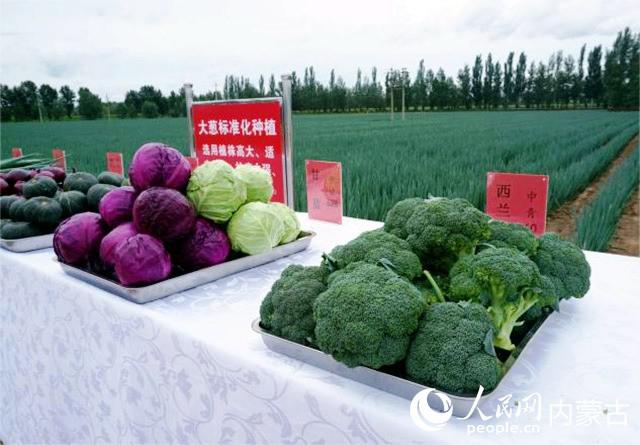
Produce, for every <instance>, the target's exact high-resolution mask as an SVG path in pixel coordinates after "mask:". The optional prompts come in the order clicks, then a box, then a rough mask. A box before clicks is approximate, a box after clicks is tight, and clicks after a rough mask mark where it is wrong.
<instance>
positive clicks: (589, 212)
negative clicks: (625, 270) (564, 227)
mask: <svg viewBox="0 0 640 445" xmlns="http://www.w3.org/2000/svg"><path fill="white" fill-rule="evenodd" d="M639 160H640V148H638V149H637V150H635V151H634V152H633V154H631V155H630V156H629V157H627V159H625V160H624V162H623V163H622V164H621V165H620V166H619V167H618V168H617V169H616V170H615V172H614V173H613V175H611V177H610V178H609V179H608V180H607V182H606V184H605V185H604V186H603V187H602V188H601V189H600V191H599V192H598V194H597V195H596V196H595V198H594V199H593V201H591V203H589V205H588V206H587V207H585V209H584V210H583V211H582V213H581V214H580V216H579V218H578V227H577V232H576V241H577V243H578V245H579V246H580V247H582V248H583V249H587V250H596V251H606V250H607V249H608V247H609V244H610V242H611V239H612V238H613V235H614V234H615V231H616V228H617V225H618V220H619V219H620V215H621V214H622V212H623V211H624V208H625V205H626V203H627V202H628V201H629V198H630V196H631V195H632V194H633V192H634V190H636V188H637V187H638V170H639V168H640V165H639Z"/></svg>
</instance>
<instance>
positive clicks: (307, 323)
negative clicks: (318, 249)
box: [260, 265, 327, 344]
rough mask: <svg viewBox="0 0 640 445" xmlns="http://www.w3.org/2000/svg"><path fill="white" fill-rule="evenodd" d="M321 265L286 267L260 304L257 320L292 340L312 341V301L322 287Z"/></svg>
mask: <svg viewBox="0 0 640 445" xmlns="http://www.w3.org/2000/svg"><path fill="white" fill-rule="evenodd" d="M326 278H327V270H326V269H325V268H323V267H317V266H313V267H303V266H297V265H296V266H289V267H287V268H286V269H285V270H284V271H283V272H282V275H281V276H280V278H279V279H278V281H276V282H275V283H274V284H273V287H272V288H271V291H270V292H269V293H268V294H267V296H266V297H265V298H264V300H262V304H261V305H260V323H261V325H262V326H263V327H264V328H266V329H268V330H270V331H272V332H273V333H274V334H276V335H279V336H281V337H284V338H287V339H289V340H291V341H295V342H296V343H302V344H305V343H309V344H313V330H314V328H315V321H314V319H313V302H314V301H315V299H316V297H317V296H318V295H319V294H320V293H322V292H324V290H325V289H326V285H325V282H326Z"/></svg>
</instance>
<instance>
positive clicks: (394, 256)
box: [325, 229, 422, 280]
mask: <svg viewBox="0 0 640 445" xmlns="http://www.w3.org/2000/svg"><path fill="white" fill-rule="evenodd" d="M381 260H382V264H386V265H387V266H389V267H391V268H392V269H393V270H394V272H396V273H397V274H398V275H402V276H403V277H405V278H407V279H409V280H413V279H414V278H417V277H418V276H420V275H422V265H421V264H420V259H419V258H418V257H417V255H416V254H415V253H413V252H412V251H411V249H410V247H409V244H408V243H407V242H406V241H405V240H402V239H400V238H398V237H397V236H395V235H392V234H390V233H387V232H385V231H384V230H383V229H376V230H371V231H369V232H364V233H362V234H361V235H360V236H358V237H357V238H355V239H353V240H351V241H349V242H348V243H347V244H345V245H342V246H337V247H335V248H334V249H333V250H332V251H331V252H330V253H329V255H328V256H327V257H325V264H327V263H329V264H331V265H332V266H333V267H334V268H335V269H344V268H345V267H347V266H348V265H349V264H351V263H355V262H357V261H364V262H366V263H370V264H376V265H378V264H380V262H381Z"/></svg>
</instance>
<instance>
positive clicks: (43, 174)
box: [35, 170, 56, 181]
mask: <svg viewBox="0 0 640 445" xmlns="http://www.w3.org/2000/svg"><path fill="white" fill-rule="evenodd" d="M35 176H46V177H48V178H51V179H53V180H54V181H55V180H56V175H54V174H53V172H50V171H48V170H42V171H39V172H38V173H36V174H35Z"/></svg>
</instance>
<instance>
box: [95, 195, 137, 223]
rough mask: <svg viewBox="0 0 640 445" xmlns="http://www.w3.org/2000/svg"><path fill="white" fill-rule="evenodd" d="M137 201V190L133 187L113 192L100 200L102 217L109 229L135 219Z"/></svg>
mask: <svg viewBox="0 0 640 445" xmlns="http://www.w3.org/2000/svg"><path fill="white" fill-rule="evenodd" d="M135 200H136V190H135V189H134V188H133V187H119V188H117V189H115V190H111V191H110V192H107V194H106V195H104V196H103V197H102V199H101V200H100V204H99V210H100V215H101V216H102V218H103V219H104V220H105V222H106V223H107V224H109V227H117V226H119V225H120V224H122V223H123V222H126V221H131V220H132V219H133V203H134V202H135Z"/></svg>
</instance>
